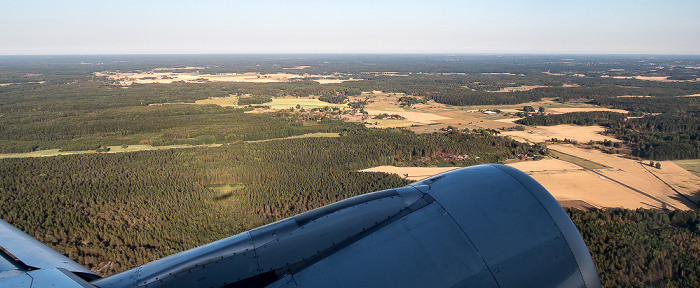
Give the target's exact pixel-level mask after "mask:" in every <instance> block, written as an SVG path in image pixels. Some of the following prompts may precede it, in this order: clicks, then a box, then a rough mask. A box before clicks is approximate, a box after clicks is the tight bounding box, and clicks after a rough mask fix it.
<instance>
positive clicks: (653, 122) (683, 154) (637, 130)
mask: <svg viewBox="0 0 700 288" xmlns="http://www.w3.org/2000/svg"><path fill="white" fill-rule="evenodd" d="M607 130H608V132H609V133H612V134H613V135H615V137H616V138H618V139H621V140H624V141H626V142H627V143H628V144H629V145H630V148H631V149H632V152H631V153H632V155H634V156H639V157H642V158H646V159H652V160H675V159H698V158H700V115H698V113H697V111H696V112H695V113H687V114H680V113H671V114H660V115H646V116H644V117H642V118H632V119H628V120H627V121H617V122H612V123H611V124H610V125H609V126H608V129H607Z"/></svg>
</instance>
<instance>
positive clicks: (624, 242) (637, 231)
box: [567, 209, 700, 287]
mask: <svg viewBox="0 0 700 288" xmlns="http://www.w3.org/2000/svg"><path fill="white" fill-rule="evenodd" d="M567 213H568V214H569V216H570V217H571V219H572V220H573V222H574V224H576V227H577V228H578V229H579V232H581V236H583V240H584V241H585V242H586V245H587V246H588V249H589V251H590V252H591V255H592V256H593V261H594V262H595V264H596V267H597V269H598V274H599V275H600V280H601V282H602V284H603V287H698V286H700V212H699V211H672V212H665V211H660V210H645V209H638V210H625V209H619V210H618V209H615V210H596V211H592V212H584V211H581V210H576V209H567Z"/></svg>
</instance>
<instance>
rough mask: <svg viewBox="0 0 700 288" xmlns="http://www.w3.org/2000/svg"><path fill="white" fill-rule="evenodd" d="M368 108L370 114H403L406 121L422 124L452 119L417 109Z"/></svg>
mask: <svg viewBox="0 0 700 288" xmlns="http://www.w3.org/2000/svg"><path fill="white" fill-rule="evenodd" d="M366 110H367V113H369V115H379V114H382V113H387V114H398V115H401V117H404V118H406V119H405V121H408V122H415V123H420V124H431V123H437V122H439V121H440V120H447V119H450V118H449V117H445V116H440V115H437V114H433V113H424V112H415V111H390V110H386V109H383V110H374V109H372V110H370V109H366ZM402 110H403V109H402Z"/></svg>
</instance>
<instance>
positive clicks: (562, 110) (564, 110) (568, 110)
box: [545, 107, 629, 114]
mask: <svg viewBox="0 0 700 288" xmlns="http://www.w3.org/2000/svg"><path fill="white" fill-rule="evenodd" d="M591 111H607V112H617V113H623V114H627V113H629V111H627V110H622V109H610V108H603V107H590V108H548V109H546V110H545V112H546V113H554V114H563V113H571V112H591Z"/></svg>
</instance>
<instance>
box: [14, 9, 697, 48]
mask: <svg viewBox="0 0 700 288" xmlns="http://www.w3.org/2000/svg"><path fill="white" fill-rule="evenodd" d="M697 11H700V1H692V0H677V1H648V0H642V1H630V0H620V1H601V0H592V1H586V2H585V3H582V2H572V1H544V0H543V1H515V0H501V1H452V0H442V1H434V2H431V3H426V2H423V1H393V0H391V1H365V0H361V1H351V2H330V1H316V0H312V1H304V2H301V3H297V2H292V1H280V0H262V1H255V2H239V1H219V0H205V1H197V2H184V1H161V0H156V1H133V0H125V1H120V2H118V3H117V2H110V3H107V2H94V1H84V0H67V1H60V2H54V1H41V0H34V1H32V0H30V1H17V2H14V1H6V3H4V5H3V9H2V11H0V27H3V28H4V29H3V30H4V31H3V33H0V43H3V44H2V45H0V55H200V54H202V55H216V54H220V55H231V54H256V55H267V54H537V55H541V54H548V55H549V54H551V55H700V37H697V36H698V35H700V20H699V19H698V18H697V17H696V15H695V14H696V13H697Z"/></svg>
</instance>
